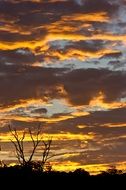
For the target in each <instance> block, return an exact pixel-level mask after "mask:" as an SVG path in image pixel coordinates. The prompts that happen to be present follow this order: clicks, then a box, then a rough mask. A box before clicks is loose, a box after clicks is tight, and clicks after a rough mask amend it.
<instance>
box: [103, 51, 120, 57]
mask: <svg viewBox="0 0 126 190" xmlns="http://www.w3.org/2000/svg"><path fill="white" fill-rule="evenodd" d="M121 56H122V52H116V53H107V54H105V55H103V56H102V57H101V59H103V58H104V59H105V58H114V59H118V58H120V57H121Z"/></svg>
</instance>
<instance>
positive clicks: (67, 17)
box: [0, 0, 126, 173]
mask: <svg viewBox="0 0 126 190" xmlns="http://www.w3.org/2000/svg"><path fill="white" fill-rule="evenodd" d="M8 123H11V124H12V126H13V127H15V128H16V129H17V131H19V133H20V134H21V133H22V132H23V131H24V130H27V129H28V128H31V129H32V131H36V128H37V126H38V123H41V125H42V127H43V138H45V139H47V137H48V136H51V137H52V139H53V144H52V152H53V153H55V154H57V155H58V156H55V157H54V158H52V159H51V162H52V164H53V165H54V166H53V167H54V169H58V170H62V169H63V170H66V171H69V170H74V169H76V168H78V167H82V168H84V169H87V170H89V171H90V172H92V173H93V172H98V171H101V170H103V169H105V168H106V167H108V166H109V165H112V164H113V165H117V166H118V167H119V168H121V167H122V169H125V163H126V148H125V147H126V1H125V0H111V1H110V0H102V1H101V0H93V1H92V0H46V1H45V0H22V1H20V0H6V1H0V144H1V152H0V159H1V160H4V161H5V162H10V163H14V162H15V160H16V157H15V152H14V148H13V146H12V145H11V143H10V138H11V134H10V133H9V131H8V128H7V125H8ZM29 140H30V139H29V137H28V136H27V137H26V139H25V141H26V144H25V146H26V154H28V152H29V151H30V149H31V143H30V142H29ZM35 159H39V150H37V153H36V156H35Z"/></svg>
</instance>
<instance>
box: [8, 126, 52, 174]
mask: <svg viewBox="0 0 126 190" xmlns="http://www.w3.org/2000/svg"><path fill="white" fill-rule="evenodd" d="M9 130H10V132H11V134H12V136H13V138H14V140H11V142H12V143H13V145H14V147H15V150H16V157H17V159H18V162H19V164H20V165H21V166H23V167H30V168H32V169H37V170H41V171H43V170H44V166H45V164H46V163H47V160H48V159H49V158H51V157H52V156H50V157H49V153H50V147H51V143H52V139H48V140H46V141H45V140H42V137H41V136H40V134H41V129H40V125H39V126H38V128H37V132H36V134H35V137H33V134H32V131H31V129H30V128H29V130H28V134H29V135H30V139H31V142H32V145H33V146H32V151H31V153H30V155H29V157H28V159H26V157H25V150H24V139H25V136H26V132H25V131H24V132H23V133H22V136H21V137H19V134H18V132H17V130H16V129H15V128H12V127H11V125H9ZM41 142H42V143H43V146H42V145H41V148H42V154H41V160H40V161H38V162H35V161H33V156H34V154H35V152H36V149H37V147H38V146H39V145H40V143H41ZM43 147H44V148H43Z"/></svg>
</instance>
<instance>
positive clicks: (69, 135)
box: [0, 131, 95, 142]
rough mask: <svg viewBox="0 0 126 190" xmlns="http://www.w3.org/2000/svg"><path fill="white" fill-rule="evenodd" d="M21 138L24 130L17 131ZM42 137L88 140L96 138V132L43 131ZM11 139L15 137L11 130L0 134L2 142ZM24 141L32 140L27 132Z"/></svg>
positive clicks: (55, 139) (63, 139)
mask: <svg viewBox="0 0 126 190" xmlns="http://www.w3.org/2000/svg"><path fill="white" fill-rule="evenodd" d="M17 132H18V135H19V138H20V137H21V136H22V131H17ZM41 137H42V139H43V140H48V139H49V137H52V139H53V140H54V141H59V140H62V141H66V140H82V141H87V140H91V139H94V138H95V134H94V133H88V134H85V135H84V134H74V133H59V134H55V133H54V134H46V133H42V134H40V138H41ZM33 138H34V139H35V138H36V137H35V135H34V134H33ZM10 139H13V140H15V139H14V138H13V136H12V134H11V133H10V132H8V133H1V134H0V140H1V142H10ZM24 141H31V137H30V135H29V134H28V133H26V137H25V139H24Z"/></svg>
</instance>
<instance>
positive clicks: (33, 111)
mask: <svg viewBox="0 0 126 190" xmlns="http://www.w3.org/2000/svg"><path fill="white" fill-rule="evenodd" d="M31 113H39V114H45V113H47V109H46V108H38V109H34V110H32V111H31Z"/></svg>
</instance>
